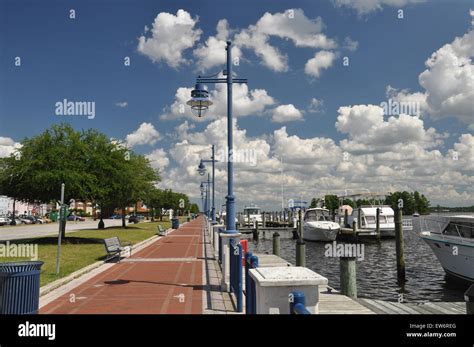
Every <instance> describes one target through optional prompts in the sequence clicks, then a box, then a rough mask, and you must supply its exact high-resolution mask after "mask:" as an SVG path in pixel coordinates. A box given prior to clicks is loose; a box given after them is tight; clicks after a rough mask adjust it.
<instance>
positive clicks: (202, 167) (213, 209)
mask: <svg viewBox="0 0 474 347" xmlns="http://www.w3.org/2000/svg"><path fill="white" fill-rule="evenodd" d="M211 150H212V155H211V159H201V162H200V163H199V166H198V170H197V171H198V172H199V174H200V175H201V176H204V174H205V173H206V165H204V163H212V181H211V183H212V205H211V206H212V207H211V218H212V224H217V222H216V206H215V201H216V189H215V180H216V168H215V163H216V162H217V160H216V159H215V146H214V145H212V147H211Z"/></svg>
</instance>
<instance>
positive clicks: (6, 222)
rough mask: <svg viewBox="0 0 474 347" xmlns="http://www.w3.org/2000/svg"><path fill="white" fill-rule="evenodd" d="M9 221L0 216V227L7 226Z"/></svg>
mask: <svg viewBox="0 0 474 347" xmlns="http://www.w3.org/2000/svg"><path fill="white" fill-rule="evenodd" d="M9 221H10V219H8V218H7V217H6V216H0V225H5V224H8V223H9Z"/></svg>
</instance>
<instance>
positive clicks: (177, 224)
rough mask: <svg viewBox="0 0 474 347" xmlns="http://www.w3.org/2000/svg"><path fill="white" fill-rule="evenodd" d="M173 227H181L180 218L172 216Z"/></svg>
mask: <svg viewBox="0 0 474 347" xmlns="http://www.w3.org/2000/svg"><path fill="white" fill-rule="evenodd" d="M171 228H173V229H178V228H179V219H178V218H172V219H171Z"/></svg>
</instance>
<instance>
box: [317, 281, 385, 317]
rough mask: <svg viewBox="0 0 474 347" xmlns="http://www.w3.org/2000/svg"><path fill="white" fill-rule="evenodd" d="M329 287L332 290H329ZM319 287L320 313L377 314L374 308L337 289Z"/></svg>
mask: <svg viewBox="0 0 474 347" xmlns="http://www.w3.org/2000/svg"><path fill="white" fill-rule="evenodd" d="M328 288H329V289H330V290H328ZM328 288H324V287H319V314H375V313H378V312H375V311H374V310H371V309H370V308H369V307H367V306H364V305H362V304H361V303H360V302H358V301H357V300H353V299H351V298H349V297H348V296H345V295H342V294H341V293H339V292H338V291H336V290H335V289H333V288H331V287H328Z"/></svg>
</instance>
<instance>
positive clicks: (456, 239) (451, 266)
mask: <svg viewBox="0 0 474 347" xmlns="http://www.w3.org/2000/svg"><path fill="white" fill-rule="evenodd" d="M432 221H434V222H436V223H437V224H438V225H437V226H434V225H432V226H430V229H431V230H429V231H422V232H420V237H421V238H422V239H423V240H424V241H425V242H426V243H427V244H428V245H429V246H430V247H431V249H432V250H433V252H434V254H435V255H436V258H438V260H439V262H440V263H441V266H442V267H443V269H444V271H445V272H446V274H448V277H449V276H451V277H454V278H459V279H462V280H465V281H468V282H474V216H461V215H460V216H449V217H448V216H446V217H441V216H440V217H439V218H438V219H436V220H429V221H428V222H432Z"/></svg>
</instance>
